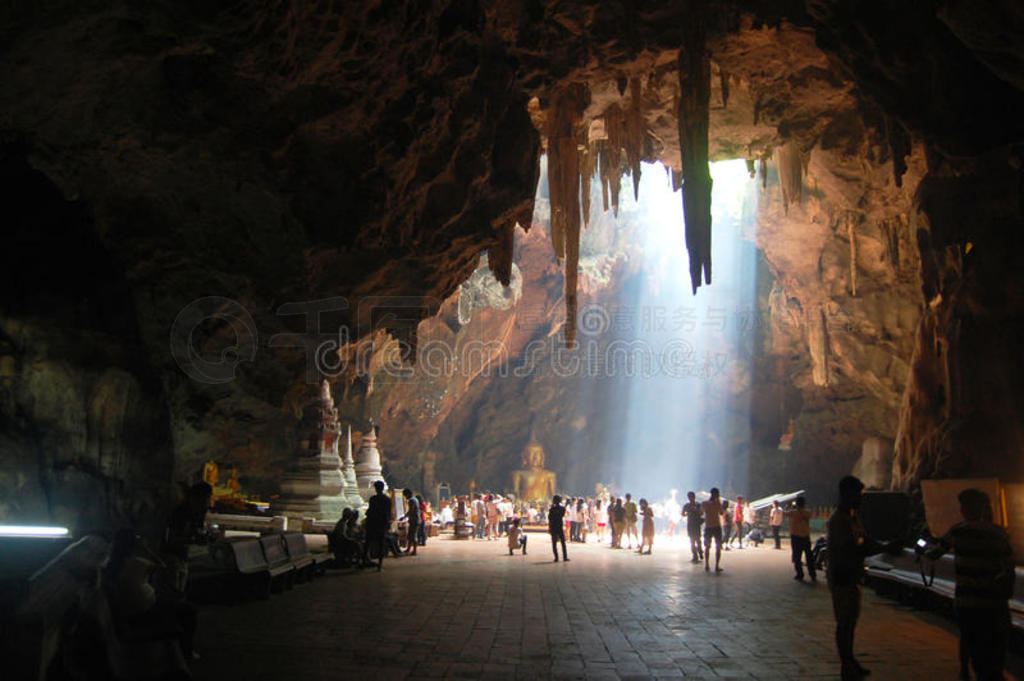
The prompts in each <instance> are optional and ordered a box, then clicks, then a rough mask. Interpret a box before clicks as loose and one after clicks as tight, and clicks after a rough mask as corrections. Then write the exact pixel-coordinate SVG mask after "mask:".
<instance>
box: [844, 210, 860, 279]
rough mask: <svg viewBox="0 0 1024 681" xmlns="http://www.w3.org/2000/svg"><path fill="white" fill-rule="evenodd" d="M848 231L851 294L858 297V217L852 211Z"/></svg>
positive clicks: (848, 221) (848, 220)
mask: <svg viewBox="0 0 1024 681" xmlns="http://www.w3.org/2000/svg"><path fill="white" fill-rule="evenodd" d="M846 233H847V234H848V235H849V238H850V295H851V296H853V297H854V298H856V297H857V218H856V215H855V214H854V213H852V212H848V213H847V214H846Z"/></svg>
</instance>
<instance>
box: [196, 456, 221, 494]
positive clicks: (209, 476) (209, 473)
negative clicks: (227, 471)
mask: <svg viewBox="0 0 1024 681" xmlns="http://www.w3.org/2000/svg"><path fill="white" fill-rule="evenodd" d="M193 470H194V469H193ZM219 479H220V469H219V468H217V462H216V461H214V460H213V459H210V460H209V461H207V462H206V463H205V464H203V482H205V483H206V484H207V485H209V486H210V487H216V486H217V480H219Z"/></svg>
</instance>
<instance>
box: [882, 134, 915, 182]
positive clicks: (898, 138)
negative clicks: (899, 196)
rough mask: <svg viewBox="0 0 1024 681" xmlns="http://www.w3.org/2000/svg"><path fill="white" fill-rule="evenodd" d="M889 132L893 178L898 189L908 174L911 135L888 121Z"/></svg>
mask: <svg viewBox="0 0 1024 681" xmlns="http://www.w3.org/2000/svg"><path fill="white" fill-rule="evenodd" d="M886 127H887V128H888V132H889V150H890V151H891V152H892V176H893V179H894V180H895V181H896V186H897V187H902V186H903V174H904V173H906V172H907V156H909V155H910V135H908V134H907V131H906V130H905V129H904V128H903V126H902V125H900V124H899V123H897V122H896V121H894V120H889V119H887V120H886Z"/></svg>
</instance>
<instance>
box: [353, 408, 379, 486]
mask: <svg viewBox="0 0 1024 681" xmlns="http://www.w3.org/2000/svg"><path fill="white" fill-rule="evenodd" d="M383 479H384V475H383V472H382V470H381V466H380V452H379V451H377V434H376V432H375V429H374V427H373V423H372V422H371V423H370V427H369V429H367V431H366V432H365V433H364V434H363V441H362V442H360V443H359V453H358V454H356V483H357V484H358V485H359V496H361V497H362V498H363V500H364V501H365V500H368V499H369V498H370V497H371V496H373V494H374V489H373V483H374V482H376V481H377V480H383ZM385 484H386V483H385Z"/></svg>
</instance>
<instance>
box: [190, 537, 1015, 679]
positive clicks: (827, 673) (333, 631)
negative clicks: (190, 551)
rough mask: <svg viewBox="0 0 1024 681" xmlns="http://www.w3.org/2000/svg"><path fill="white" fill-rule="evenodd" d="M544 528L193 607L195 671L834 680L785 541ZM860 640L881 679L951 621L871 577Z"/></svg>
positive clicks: (823, 608)
mask: <svg viewBox="0 0 1024 681" xmlns="http://www.w3.org/2000/svg"><path fill="white" fill-rule="evenodd" d="M544 539H546V536H544V535H538V534H531V535H530V542H531V544H532V546H531V547H530V548H531V551H530V554H529V555H527V556H525V557H522V556H520V555H518V554H517V555H516V556H514V557H509V556H508V555H507V551H505V552H503V551H502V549H503V548H504V543H503V542H502V543H498V542H486V541H474V542H465V541H463V542H456V541H452V540H450V539H447V538H441V539H433V540H431V542H430V544H429V545H428V546H427V547H426V548H425V549H421V552H420V555H419V556H417V557H415V558H411V557H410V558H401V559H397V560H391V561H388V562H385V567H384V571H383V572H382V573H377V572H376V571H375V570H374V571H366V572H329V573H328V574H327V575H326V576H324V577H321V578H319V579H317V580H315V581H313V582H312V583H310V584H304V585H298V586H296V587H295V589H294V590H292V591H289V592H286V593H282V594H276V595H274V596H272V597H271V599H270V600H269V601H262V602H259V601H257V602H250V603H246V604H243V605H238V606H234V607H225V606H205V607H204V608H203V609H202V611H201V614H200V617H201V620H200V626H201V631H200V635H199V641H198V650H199V651H200V652H201V654H202V659H200V660H199V661H197V662H196V664H195V666H194V671H195V676H196V678H197V679H199V680H200V681H202V680H206V679H208V680H210V681H225V680H226V679H232V680H238V681H242V680H256V679H261V680H262V679H267V680H270V679H274V680H277V679H303V680H307V679H308V680H309V681H315V680H317V679H348V678H363V677H365V678H382V679H392V678H393V679H402V678H409V679H421V678H423V679H425V678H471V679H474V678H487V679H496V680H497V679H543V678H554V679H648V678H659V679H660V678H680V677H685V678H698V679H713V678H722V677H725V678H745V679H750V678H754V679H838V678H839V676H838V663H837V662H836V658H835V652H834V648H833V643H832V634H833V628H832V627H833V622H832V615H831V606H830V601H829V598H828V591H827V588H826V587H825V586H824V584H821V583H819V584H817V585H811V584H802V583H798V582H795V581H794V580H793V579H792V572H791V567H790V565H789V562H788V552H787V551H785V550H783V551H774V550H772V549H770V548H764V547H762V548H758V549H747V550H744V551H736V550H733V551H731V552H728V553H726V554H724V556H723V563H722V564H723V567H724V568H725V572H724V573H722V574H721V575H718V576H716V575H714V574H713V573H712V574H710V575H709V574H705V573H704V571H703V567H700V568H697V567H694V566H691V565H690V564H689V562H688V554H686V555H684V553H683V551H682V549H681V547H670V546H667V541H668V540H665V539H661V538H659V540H660V543H659V544H658V545H656V546H655V553H654V555H653V556H638V555H636V554H635V553H633V552H630V551H625V550H623V551H613V550H611V549H609V548H607V547H604V546H597V545H587V546H579V545H570V549H569V550H570V558H571V559H572V560H571V562H569V563H568V564H566V563H557V564H555V563H552V562H550V559H551V554H550V550H549V545H545V542H544ZM857 650H858V655H859V656H860V658H861V661H862V663H863V664H865V666H867V667H869V668H871V669H872V671H873V674H872V676H871V677H870V678H872V679H876V680H879V681H913V680H915V679H927V680H928V681H938V680H939V679H955V678H956V669H957V664H956V650H957V646H956V636H955V631H954V629H953V627H952V626H951V624H950V623H949V622H947V621H946V620H944V619H942V618H940V617H938V616H934V615H930V614H928V613H921V612H918V611H914V610H911V609H908V608H906V607H905V606H900V605H898V604H896V603H895V602H892V601H888V600H885V599H882V598H880V597H878V596H876V595H875V594H874V593H873V592H872V591H871V590H870V589H868V590H866V591H865V599H864V610H863V614H862V617H861V624H860V626H859V628H858V639H857ZM1019 663H1020V660H1019V658H1015V659H1014V665H1015V667H1016V668H1017V669H1019V668H1020V664H1019ZM1013 678H1019V677H1013Z"/></svg>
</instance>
